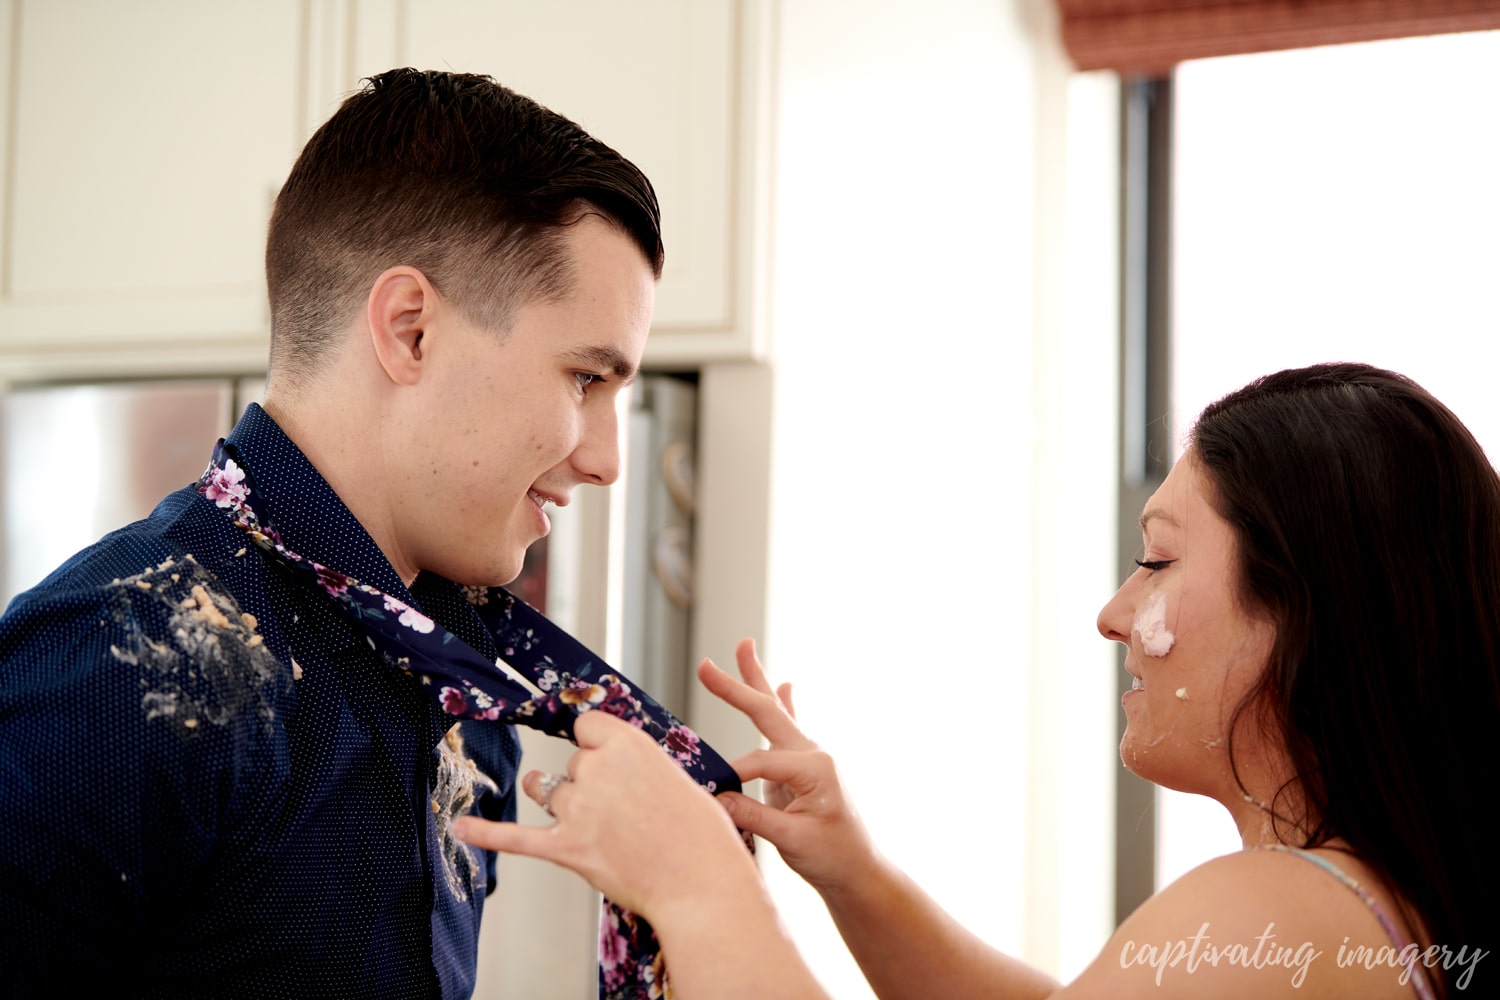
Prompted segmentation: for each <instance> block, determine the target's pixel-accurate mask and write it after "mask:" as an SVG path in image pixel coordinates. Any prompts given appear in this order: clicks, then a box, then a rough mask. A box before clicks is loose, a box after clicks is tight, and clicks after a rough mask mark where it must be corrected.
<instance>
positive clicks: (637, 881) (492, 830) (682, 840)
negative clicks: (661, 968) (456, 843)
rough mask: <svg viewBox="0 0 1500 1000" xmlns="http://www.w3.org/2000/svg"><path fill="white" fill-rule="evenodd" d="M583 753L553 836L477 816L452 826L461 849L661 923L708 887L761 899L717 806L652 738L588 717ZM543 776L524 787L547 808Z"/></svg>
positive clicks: (747, 857)
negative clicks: (740, 889) (529, 869)
mask: <svg viewBox="0 0 1500 1000" xmlns="http://www.w3.org/2000/svg"><path fill="white" fill-rule="evenodd" d="M573 735H574V738H575V739H576V740H577V742H578V746H579V749H578V751H577V752H576V753H575V754H573V756H572V757H570V758H569V759H568V778H569V779H570V780H568V781H563V782H562V783H561V784H558V785H557V786H556V787H555V790H554V791H553V792H552V793H551V797H550V801H548V802H547V803H545V805H546V806H547V808H548V809H549V810H550V811H551V813H552V814H553V815H554V816H555V817H556V819H557V822H556V823H555V824H553V825H552V826H544V827H532V826H522V825H520V824H518V823H497V822H493V821H490V820H484V819H480V818H478V817H474V816H470V817H465V818H462V819H460V820H458V821H457V822H456V823H455V824H454V833H455V834H456V835H457V836H458V837H459V838H460V839H462V840H464V841H467V842H468V843H470V844H473V845H475V846H477V847H483V848H487V849H489V850H492V851H506V852H509V853H511V854H524V855H528V856H530V857H534V858H541V859H543V860H546V861H551V862H552V863H554V864H558V865H561V866H563V867H564V868H569V869H572V870H573V871H574V872H577V873H578V874H579V875H581V876H583V877H584V878H585V879H587V880H588V881H589V883H591V884H592V885H593V886H594V888H596V889H598V890H599V891H600V892H602V893H604V894H605V895H606V896H608V897H609V898H610V899H611V900H613V901H614V902H616V903H618V904H620V905H621V906H623V907H625V908H626V909H628V910H632V911H634V912H636V913H639V914H641V915H643V916H645V917H646V918H647V919H648V920H650V921H652V922H653V923H656V922H658V921H659V920H660V919H662V918H663V917H664V915H666V914H667V913H668V912H669V911H671V910H672V908H673V907H678V906H681V907H685V908H687V909H689V910H691V909H692V908H693V907H695V906H697V905H698V904H699V903H700V902H701V901H702V900H703V898H704V897H705V887H706V886H721V887H728V886H730V885H732V884H734V883H736V882H738V883H741V884H742V885H744V886H745V887H746V888H747V889H748V887H749V885H750V883H753V884H754V885H755V887H756V891H758V887H759V873H758V871H757V869H756V868H755V862H754V859H753V858H752V856H751V854H750V852H749V851H747V850H746V849H745V844H744V842H743V841H742V840H741V839H740V836H739V834H738V833H737V832H736V830H735V828H734V824H733V823H731V822H730V821H729V817H728V816H727V815H726V814H725V811H724V810H723V809H722V808H720V806H719V805H718V804H717V803H716V802H715V801H714V799H713V796H712V795H710V794H709V793H708V792H707V791H705V790H704V789H703V788H702V787H700V786H699V785H698V784H697V783H696V782H695V781H693V779H692V778H690V777H688V775H687V773H686V772H685V771H683V770H682V768H681V767H679V766H678V765H677V763H676V762H675V761H674V760H672V758H671V757H669V756H668V755H667V754H666V753H664V752H663V751H662V748H661V746H660V745H658V744H657V742H656V741H655V740H653V739H652V738H651V737H650V736H649V735H647V734H646V733H645V732H643V731H642V730H640V729H637V728H636V727H635V726H632V725H631V724H630V723H628V722H624V721H622V720H620V719H617V718H615V717H614V716H612V715H609V714H608V713H606V712H601V711H593V712H586V713H584V714H583V715H581V716H579V718H578V720H577V722H576V723H575V724H574V728H573ZM542 777H543V775H542V774H541V772H539V771H531V772H528V773H527V774H526V775H525V777H523V778H522V779H521V787H522V789H523V790H524V791H525V792H526V794H527V795H528V796H530V797H531V798H532V799H533V800H535V801H537V802H538V804H542V789H541V783H542Z"/></svg>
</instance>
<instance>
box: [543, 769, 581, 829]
mask: <svg viewBox="0 0 1500 1000" xmlns="http://www.w3.org/2000/svg"><path fill="white" fill-rule="evenodd" d="M572 780H573V779H572V778H570V777H568V776H567V775H566V774H544V775H542V777H541V780H540V781H538V782H537V785H536V789H537V793H538V794H539V795H540V797H541V798H540V801H539V802H538V803H537V804H538V805H540V806H541V807H542V811H543V812H544V813H546V814H547V815H548V816H551V817H552V818H553V819H556V818H557V813H555V812H553V811H552V795H553V793H554V792H556V791H557V788H558V786H559V785H561V784H564V783H565V782H569V781H572Z"/></svg>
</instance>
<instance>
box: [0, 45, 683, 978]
mask: <svg viewBox="0 0 1500 1000" xmlns="http://www.w3.org/2000/svg"><path fill="white" fill-rule="evenodd" d="M661 265H662V245H661V239H660V229H659V215H658V208H657V202H656V198H655V194H654V192H653V191H652V188H651V185H650V183H649V182H648V181H647V179H646V178H645V176H644V175H642V174H641V172H640V171H639V170H638V169H636V168H635V167H634V166H633V165H631V164H630V163H629V162H627V161H626V160H624V159H623V158H621V157H620V156H619V155H618V154H617V153H615V152H614V151H613V150H611V149H609V148H608V147H606V146H605V145H603V144H602V143H599V142H598V141H596V140H594V139H592V138H591V137H590V136H588V135H587V134H585V133H584V132H583V131H582V130H581V129H580V128H578V127H577V126H576V125H575V124H573V123H572V122H570V121H568V120H566V119H564V118H562V117H560V116H558V115H556V114H553V113H551V112H550V111H547V110H545V109H543V108H541V107H539V106H538V105H536V104H535V103H534V102H532V101H530V100H528V99H526V98H524V97H521V96H519V95H517V94H515V93H513V92H511V91H509V90H507V89H506V88H504V87H501V86H499V85H497V84H495V83H494V82H493V81H491V80H489V79H488V78H487V77H477V76H469V75H460V74H448V73H435V72H434V73H422V72H418V71H416V70H411V69H399V70H393V71H390V72H388V73H384V74H381V75H379V76H376V77H374V78H372V79H370V80H369V81H367V84H366V86H365V87H364V88H363V89H362V90H361V91H359V92H358V93H356V94H354V95H353V96H351V97H350V98H349V99H348V100H347V101H346V102H345V103H344V104H343V105H342V107H341V108H340V109H339V110H338V111H337V112H336V113H335V114H334V116H333V117H332V118H331V119H330V120H329V121H328V122H327V123H326V124H324V125H323V127H322V128H321V129H319V130H318V132H317V133H316V134H315V135H314V136H313V137H312V138H311V140H309V142H308V143H307V145H306V147H305V148H304V150H303V152H302V154H301V155H300V157H299V158H298V160H297V162H296V164H295V165H294V167H293V168H292V171H291V174H290V176H289V177H288V179H287V182H286V184H285V185H284V187H283V188H282V190H281V193H280V195H279V196H278V198H277V202H276V208H275V211H274V213H273V216H272V219H271V225H270V232H269V237H268V241H267V249H266V274H267V284H268V290H269V295H270V301H271V313H272V330H271V360H270V372H269V379H268V383H267V390H266V394H265V403H264V408H263V409H262V408H261V407H258V406H253V405H252V406H251V407H250V408H248V409H247V411H246V413H245V414H244V415H243V417H242V418H241V419H240V421H239V423H238V424H237V425H236V427H235V428H234V430H233V431H232V432H231V433H230V434H229V436H228V438H227V440H226V442H225V444H224V446H223V447H222V448H220V449H218V450H216V451H215V453H214V459H213V463H212V466H211V469H210V473H208V474H206V475H205V479H204V481H203V482H202V483H200V484H198V485H197V486H195V487H189V488H186V489H183V490H180V491H178V492H176V493H173V494H171V495H169V496H168V497H166V498H165V499H164V500H163V501H162V502H161V504H160V505H158V507H157V508H156V510H155V511H154V512H153V514H152V515H151V516H150V517H149V518H148V519H146V520H145V521H141V522H138V523H136V524H133V525H130V526H128V527H126V528H123V529H121V530H119V531H117V532H114V533H112V534H111V535H108V536H106V537H105V538H104V539H102V540H101V541H99V542H98V543H96V544H95V545H93V546H91V547H90V548H88V549H86V550H84V551H83V552H80V553H79V554H77V555H76V556H74V557H73V558H72V559H70V560H69V561H68V562H67V563H65V564H64V565H63V566H62V567H60V568H59V569H58V570H56V571H55V572H54V573H53V574H52V575H51V576H49V577H48V578H47V579H46V580H44V581H43V582H42V583H41V584H40V585H38V586H37V587H36V588H35V589H33V590H31V591H30V592H28V593H26V594H23V595H21V596H19V597H17V598H16V599H15V600H14V601H13V602H12V604H11V606H10V608H9V609H8V612H7V614H6V615H5V617H4V618H3V619H0V803H3V805H0V967H3V968H4V970H5V973H4V975H5V977H6V983H5V987H4V989H7V990H8V989H21V990H23V991H25V990H26V988H28V987H33V988H39V987H41V986H58V985H63V984H67V985H74V986H77V985H83V984H107V985H108V987H109V988H110V991H111V993H112V994H116V995H141V994H144V995H152V996H158V995H163V996H165V995H170V996H188V995H213V996H226V997H228V996H255V997H272V996H299V997H300V996H366V995H369V996H381V997H404V996H443V997H462V996H467V995H468V994H469V993H470V992H471V990H472V988H473V980H474V972H475V959H476V940H477V934H478V928H479V918H480V913H481V909H482V906H483V902H484V897H485V894H486V891H487V890H488V889H489V888H490V887H491V884H492V881H493V872H494V859H493V856H492V855H484V854H481V853H479V852H477V851H475V850H474V849H472V848H469V847H467V846H466V845H464V844H462V843H461V842H460V841H457V840H456V839H454V837H453V836H452V830H451V825H452V822H453V820H454V819H455V818H457V817H458V816H460V815H464V814H466V813H468V812H471V811H472V812H477V813H478V814H480V815H483V816H485V817H488V818H496V819H498V818H513V817H514V813H515V775H516V768H517V765H518V761H519V756H520V752H519V748H518V743H517V741H516V738H515V734H514V730H513V729H512V728H511V727H510V726H509V725H506V724H503V723H483V722H474V723H465V724H464V725H463V726H462V729H460V728H459V727H458V726H457V725H456V724H455V723H454V719H453V716H452V715H449V714H446V713H445V712H444V711H443V707H442V705H441V704H440V703H439V702H438V701H435V700H434V698H433V696H432V692H431V691H429V690H426V689H425V688H424V684H423V683H420V682H419V680H418V679H417V674H418V672H417V671H414V670H412V669H392V666H391V664H392V663H396V664H397V665H398V666H403V667H409V664H408V662H407V660H406V659H405V658H404V657H401V656H393V655H390V653H389V651H384V652H377V643H376V640H375V638H374V637H373V635H374V633H371V632H368V631H366V629H365V627H364V621H363V619H364V618H368V617H374V618H383V617H385V616H384V615H383V614H382V611H381V608H382V605H381V603H380V602H381V601H383V602H384V603H383V608H384V609H385V611H388V612H390V617H391V618H392V619H394V618H395V617H396V616H398V615H399V619H400V622H401V624H402V625H404V626H410V628H411V630H412V632H413V634H414V636H415V637H416V638H421V637H422V636H431V635H441V636H443V637H444V638H445V639H447V638H452V637H456V638H457V639H458V640H461V641H460V642H457V643H453V644H451V645H453V646H454V647H455V648H456V647H458V646H465V644H467V647H472V650H473V651H477V655H478V656H479V657H481V658H483V659H484V660H485V661H486V662H493V661H494V660H495V658H496V657H497V655H499V653H500V652H501V650H499V649H497V643H496V639H495V634H494V632H493V631H492V630H491V629H488V628H487V627H486V626H485V624H484V622H483V621H482V620H481V618H480V617H479V610H480V609H479V608H478V607H477V606H476V605H475V604H471V603H470V600H469V599H466V598H470V599H473V600H474V601H477V602H480V603H483V602H484V601H485V600H487V597H486V596H485V594H486V592H485V591H483V590H482V589H481V588H484V587H490V586H498V585H501V584H505V583H508V582H509V581H511V580H512V579H514V578H515V576H516V575H517V574H518V573H519V571H520V568H521V565H522V557H523V554H524V551H525V549H526V547H527V546H528V545H530V544H531V543H532V542H533V541H535V540H536V539H537V538H539V537H541V536H542V535H544V534H546V532H547V530H548V520H547V514H546V507H547V506H548V505H549V504H557V505H563V504H566V503H568V501H569V499H570V497H571V495H572V492H573V490H574V489H575V488H576V487H578V486H580V485H588V484H598V485H604V484H608V483H610V482H612V481H613V480H614V479H615V478H616V476H617V474H618V471H619V456H618V450H617V430H616V417H615V413H616V410H615V397H616V395H617V394H618V393H619V392H620V391H621V390H622V388H623V387H624V386H625V385H627V384H628V383H629V382H630V380H631V378H632V377H633V376H634V374H635V372H636V369H637V367H638V365H639V363H640V359H641V354H642V350H643V348H644V344H645V339H646V334H647V330H648V328H649V325H650V321H651V312H652V306H653V301H654V290H655V284H654V283H655V280H656V279H657V278H658V277H659V276H660V274H661ZM206 444H207V443H206ZM205 451H207V448H206V449H205ZM252 505H253V510H252ZM257 542H258V543H260V544H256V543H257ZM309 567H315V568H316V573H317V581H316V583H314V584H311V585H310V584H309V583H308V582H307V581H306V579H304V578H303V577H301V576H299V575H298V573H297V572H295V571H296V570H299V569H302V570H306V569H308V568H309ZM355 591H359V592H366V593H368V594H373V595H376V598H377V602H376V604H374V605H370V606H367V607H365V608H364V609H363V610H360V609H359V608H357V607H356V608H355V610H353V611H352V612H351V611H349V610H348V608H349V607H354V606H353V605H347V603H346V605H344V606H343V610H340V607H341V605H340V604H339V601H340V600H342V599H343V598H345V597H347V596H349V595H350V594H352V593H353V592H355ZM490 593H493V592H490ZM336 599H337V600H336ZM362 616H363V617H362ZM434 629H436V631H434ZM450 633H451V635H450ZM467 647H466V648H467ZM421 679H422V680H424V681H425V680H427V679H428V678H426V676H425V675H423V676H422V678H421ZM451 694H452V691H451V690H450V689H448V688H444V697H445V698H446V697H449V696H450V695H451ZM481 697H482V696H481ZM466 707H468V706H466ZM490 717H494V713H493V712H492V713H491V715H490Z"/></svg>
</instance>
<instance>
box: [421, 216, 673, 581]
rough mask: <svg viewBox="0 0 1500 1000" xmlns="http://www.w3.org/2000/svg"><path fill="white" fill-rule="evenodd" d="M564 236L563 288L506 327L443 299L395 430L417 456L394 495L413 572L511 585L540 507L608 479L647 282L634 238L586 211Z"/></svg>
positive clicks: (641, 336) (538, 529)
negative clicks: (418, 388)
mask: <svg viewBox="0 0 1500 1000" xmlns="http://www.w3.org/2000/svg"><path fill="white" fill-rule="evenodd" d="M564 233H565V237H564V243H565V246H566V247H567V249H568V251H569V252H570V253H571V254H572V257H573V263H574V273H575V283H574V288H573V290H572V292H571V293H570V294H569V295H568V296H567V297H565V298H562V299H560V300H556V301H545V300H539V301H533V302H530V303H528V304H526V305H524V306H522V307H521V308H520V310H519V311H518V312H517V314H516V318H515V322H514V324H513V325H512V327H511V329H510V330H509V331H508V332H505V333H504V334H503V335H502V334H499V333H496V332H495V331H491V330H483V329H479V328H477V327H475V326H473V325H472V324H470V323H468V322H467V321H466V320H464V319H463V318H462V317H461V316H460V315H459V314H458V313H457V311H456V310H454V309H453V308H452V307H451V305H445V306H444V315H443V323H442V327H441V330H442V334H441V339H439V340H437V341H436V342H435V343H434V344H433V347H434V348H435V350H434V355H433V357H432V359H431V360H432V361H433V362H435V363H434V364H433V365H432V370H431V372H430V381H428V384H427V386H426V387H425V388H424V392H425V393H426V397H427V398H426V403H425V412H426V414H427V417H428V419H427V421H426V424H427V426H425V427H423V428H408V429H405V432H406V433H407V434H410V435H411V436H412V437H413V439H414V443H415V447H413V448H412V449H411V450H410V451H409V452H408V454H414V455H416V456H418V459H417V461H414V462H411V463H409V470H410V471H409V473H408V474H407V482H406V483H405V484H404V488H403V489H401V490H400V491H399V495H401V496H402V497H404V498H406V501H405V502H406V503H408V504H409V505H410V507H411V509H407V510H403V511H400V512H399V514H398V518H397V520H398V523H400V525H401V528H400V534H401V536H402V541H401V543H400V548H401V550H402V551H401V553H400V555H399V556H398V558H399V559H400V560H401V561H402V562H409V563H410V564H411V566H410V568H412V569H415V570H430V571H432V572H436V573H438V574H440V575H442V576H444V577H447V578H448V579H450V580H453V581H455V582H458V583H465V584H482V585H490V586H494V585H500V584H505V583H509V582H510V581H511V580H513V579H515V578H516V576H517V575H518V574H519V573H520V571H521V566H522V560H523V557H524V555H525V552H526V548H527V546H529V545H530V544H531V543H532V542H534V541H536V540H537V539H538V538H541V537H542V536H543V535H545V534H546V533H547V531H548V529H549V522H548V518H547V514H546V510H545V508H546V507H548V506H550V505H552V504H556V505H558V506H562V505H565V504H567V503H568V502H569V500H570V498H571V495H572V492H573V489H574V488H575V487H577V486H579V485H583V484H596V485H601V486H602V485H608V484H609V483H612V482H614V481H615V479H616V478H618V476H619V473H620V448H619V429H618V421H617V412H618V411H617V401H618V397H619V395H620V393H621V392H622V391H623V390H624V388H625V387H626V386H627V385H628V384H629V383H630V381H631V380H632V379H633V378H634V376H635V373H636V370H637V368H638V367H639V365H640V360H641V354H642V352H643V351H644V349H645V345H646V334H647V332H648V330H649V329H650V325H651V311H652V308H653V306H654V305H655V296H656V285H655V281H654V279H653V276H652V274H651V268H650V267H649V266H648V264H647V263H646V259H645V257H644V256H643V255H642V254H641V252H640V250H639V249H638V248H637V247H636V245H635V244H634V243H633V242H631V240H630V239H629V237H627V236H625V235H623V234H622V233H620V232H619V231H618V230H617V229H615V228H614V227H613V226H611V225H610V224H609V223H607V222H605V221H604V220H602V219H600V218H598V217H597V216H593V215H589V216H585V217H584V218H583V219H582V220H581V221H580V222H578V223H577V224H576V225H573V226H571V227H570V228H568V229H566V230H564ZM428 378H429V375H424V380H427V379H428ZM397 568H398V570H401V569H402V568H403V567H402V566H400V565H398V566H397Z"/></svg>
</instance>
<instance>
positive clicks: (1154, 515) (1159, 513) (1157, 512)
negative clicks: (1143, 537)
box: [1141, 507, 1182, 534]
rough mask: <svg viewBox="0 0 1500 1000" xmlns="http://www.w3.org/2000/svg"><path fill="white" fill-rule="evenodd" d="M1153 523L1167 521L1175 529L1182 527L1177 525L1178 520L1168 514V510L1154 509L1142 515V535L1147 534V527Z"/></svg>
mask: <svg viewBox="0 0 1500 1000" xmlns="http://www.w3.org/2000/svg"><path fill="white" fill-rule="evenodd" d="M1152 521H1165V522H1167V523H1168V524H1170V525H1172V526H1173V527H1175V528H1180V527H1182V525H1180V524H1178V523H1177V518H1175V517H1173V516H1172V515H1171V514H1168V513H1167V512H1166V510H1164V509H1163V508H1161V507H1152V508H1151V509H1150V510H1148V511H1146V512H1145V513H1144V514H1142V515H1141V533H1142V534H1145V532H1146V526H1147V525H1148V524H1150V523H1151V522H1152Z"/></svg>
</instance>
